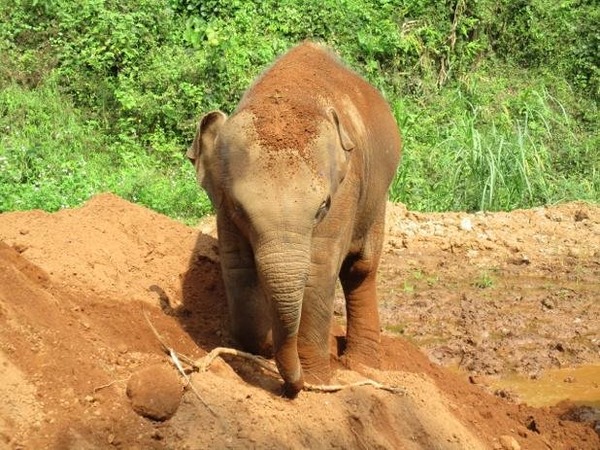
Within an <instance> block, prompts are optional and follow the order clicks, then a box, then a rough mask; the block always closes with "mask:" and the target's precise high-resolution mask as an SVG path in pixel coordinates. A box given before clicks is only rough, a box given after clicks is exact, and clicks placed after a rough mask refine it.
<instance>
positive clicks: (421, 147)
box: [0, 0, 600, 220]
mask: <svg viewBox="0 0 600 450" xmlns="http://www.w3.org/2000/svg"><path fill="white" fill-rule="evenodd" d="M599 23H600V6H598V4H597V2H596V1H595V0H561V1H555V0H495V1H492V0H444V1H433V0H371V1H366V0H337V1H335V2H334V1H332V0H319V1H317V0H303V1H298V0H277V1H275V0H245V1H242V0H227V1H225V0H135V1H134V0H119V1H116V0H82V1H80V2H73V1H70V0H47V1H41V0H3V1H2V2H0V24H1V26H0V61H2V62H3V64H2V65H0V130H2V132H1V134H0V212H2V211H9V210H15V209H29V208H43V209H46V210H49V211H53V210H57V209H59V208H63V207H68V206H75V205H78V204H80V203H81V202H83V201H85V200H86V199H87V198H89V197H90V196H91V195H93V194H94V193H96V192H100V191H106V190H109V191H113V192H115V193H117V194H119V195H121V196H123V197H125V198H127V199H129V200H132V201H135V202H139V203H142V204H144V205H147V206H149V207H151V208H153V209H155V210H157V211H159V212H162V213H166V214H169V215H171V216H173V217H176V218H180V219H183V220H194V219H195V218H197V217H199V216H201V215H203V214H206V213H207V212H208V211H210V205H209V203H208V200H207V198H206V196H205V195H204V194H203V193H202V192H200V191H199V189H198V188H197V187H196V185H195V179H194V175H193V171H192V167H191V165H189V163H187V162H186V161H185V158H184V153H185V149H186V147H187V146H188V145H189V143H190V142H191V141H192V138H193V134H194V132H195V126H196V122H197V120H198V118H199V116H200V115H201V114H202V113H203V112H206V111H208V110H211V109H216V108H219V109H222V110H224V111H226V112H231V111H232V110H233V109H234V107H235V105H236V103H237V101H238V99H239V98H240V96H241V94H242V93H243V91H244V90H245V89H246V88H247V87H248V85H249V84H250V83H251V82H252V80H253V79H254V78H255V77H256V76H257V75H258V74H259V73H260V72H261V71H262V70H264V69H265V68H266V67H267V66H268V65H269V64H270V63H271V62H272V61H273V59H274V58H276V57H277V55H279V54H281V53H283V52H284V51H285V50H286V49H288V48H289V47H290V46H292V45H293V44H295V43H298V42H300V41H302V40H304V39H314V40H317V41H321V42H324V43H327V44H328V45H330V46H332V47H333V48H334V49H336V50H337V51H338V53H339V54H340V55H341V56H342V58H343V59H344V60H345V61H346V62H347V64H348V65H349V66H350V67H352V68H353V69H354V70H356V71H357V72H359V73H360V74H362V75H363V76H365V77H366V78H367V79H368V80H369V81H370V82H372V83H373V84H374V85H376V86H377V87H378V88H379V89H380V90H381V91H382V92H383V94H384V95H385V97H386V98H387V99H388V101H389V103H390V105H391V107H392V110H393V112H394V114H395V116H396V119H397V121H398V124H399V126H400V128H401V130H402V133H403V136H404V141H405V148H404V156H403V161H402V164H401V167H400V170H399V172H398V175H397V177H396V180H395V181H394V184H393V186H392V190H391V193H390V196H391V198H392V200H395V201H402V202H405V203H407V205H408V206H409V208H411V209H418V210H429V211H432V210H438V211H439V210H469V211H472V210H486V209H492V210H497V209H513V208H519V207H530V206H534V205H541V204H547V203H552V202H559V201H565V200H573V199H582V200H589V201H595V202H598V201H600V151H599V150H600V135H599V128H600V127H599V113H598V101H599V99H600V70H599V58H600V56H599V55H600V30H599V25H598V24H599Z"/></svg>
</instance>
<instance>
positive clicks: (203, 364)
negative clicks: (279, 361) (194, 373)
mask: <svg viewBox="0 0 600 450" xmlns="http://www.w3.org/2000/svg"><path fill="white" fill-rule="evenodd" d="M221 355H230V356H237V357H240V358H244V359H249V360H250V361H252V362H253V363H255V364H257V365H258V366H260V367H262V368H263V369H265V370H267V371H269V372H271V373H274V374H279V372H278V371H277V368H276V367H275V366H274V365H273V363H271V362H270V361H268V360H266V359H265V358H263V357H262V356H256V355H253V354H252V353H247V352H243V351H241V350H236V349H235V348H229V347H217V348H215V349H213V350H211V352H210V353H208V354H207V355H206V356H204V357H202V358H200V359H199V360H198V361H196V362H195V363H194V367H196V368H197V369H198V370H199V371H200V372H206V371H207V370H208V368H209V367H210V365H211V364H212V363H213V361H214V360H215V359H216V358H217V357H218V356H221Z"/></svg>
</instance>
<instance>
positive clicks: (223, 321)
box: [150, 233, 281, 395]
mask: <svg viewBox="0 0 600 450" xmlns="http://www.w3.org/2000/svg"><path fill="white" fill-rule="evenodd" d="M150 290H151V291H153V292H155V293H156V294H158V297H159V301H160V308H161V309H162V311H163V313H164V314H167V315H169V316H172V317H174V318H176V319H177V321H178V322H179V323H180V324H181V327H182V329H183V330H184V331H185V332H186V333H187V334H188V335H189V336H190V337H191V338H192V340H193V341H194V342H195V343H196V345H197V346H198V347H200V348H201V349H203V350H205V351H206V352H210V351H211V350H213V349H214V348H216V347H235V343H234V342H233V340H232V339H231V338H230V336H229V322H228V314H227V298H226V294H225V286H224V284H223V278H222V275H221V266H220V263H219V260H218V242H217V240H216V239H214V238H213V237H211V236H209V235H206V234H203V233H198V237H197V238H196V244H195V246H194V250H193V251H192V254H191V255H190V258H189V263H188V268H187V270H186V271H185V273H183V274H182V275H181V300H180V303H179V304H176V305H175V306H174V305H173V303H175V302H173V301H172V300H171V299H170V298H169V296H168V295H167V293H166V292H165V291H164V290H163V289H162V288H161V287H160V286H157V285H153V286H151V287H150ZM223 359H224V360H226V362H227V363H228V364H229V365H230V366H231V367H232V368H233V370H234V371H235V372H236V373H237V375H238V376H240V378H242V379H243V380H244V381H245V382H247V383H249V384H252V385H254V386H257V387H260V388H262V389H264V390H266V391H268V392H271V393H272V394H275V395H279V394H280V393H281V381H280V380H279V378H278V377H274V376H273V375H272V374H268V373H266V372H264V371H263V370H261V369H259V368H258V367H257V366H256V365H254V364H252V363H250V362H249V361H245V360H241V359H239V358H235V357H230V356H224V357H223Z"/></svg>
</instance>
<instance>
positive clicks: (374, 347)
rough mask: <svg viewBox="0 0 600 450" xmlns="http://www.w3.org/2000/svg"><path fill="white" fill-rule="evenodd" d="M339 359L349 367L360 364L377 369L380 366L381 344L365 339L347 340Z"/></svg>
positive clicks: (352, 367)
mask: <svg viewBox="0 0 600 450" xmlns="http://www.w3.org/2000/svg"><path fill="white" fill-rule="evenodd" d="M340 360H341V362H342V364H344V365H345V366H346V367H348V368H349V369H354V368H358V367H360V365H361V364H364V365H366V366H369V367H373V368H375V369H378V368H380V367H381V344H380V343H379V342H378V341H372V340H366V339H363V340H360V341H353V340H347V341H346V348H345V351H344V353H343V355H342V356H341V358H340Z"/></svg>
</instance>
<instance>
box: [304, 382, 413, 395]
mask: <svg viewBox="0 0 600 450" xmlns="http://www.w3.org/2000/svg"><path fill="white" fill-rule="evenodd" d="M358 386H372V387H374V388H375V389H381V390H384V391H388V392H391V393H392V394H403V395H405V394H406V389H404V388H401V387H395V386H388V385H386V384H381V383H378V382H377V381H373V380H362V381H357V382H356V383H350V384H310V383H304V390H305V391H311V392H338V391H341V390H342V389H347V388H352V387H358Z"/></svg>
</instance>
